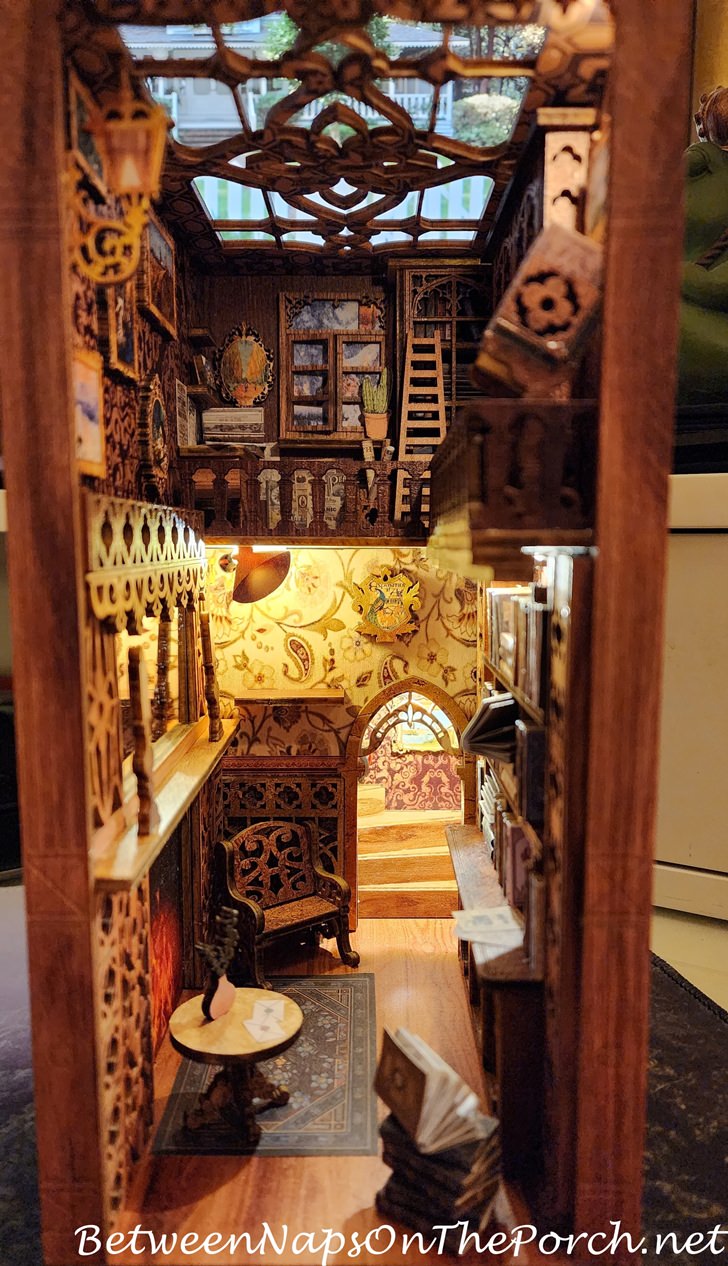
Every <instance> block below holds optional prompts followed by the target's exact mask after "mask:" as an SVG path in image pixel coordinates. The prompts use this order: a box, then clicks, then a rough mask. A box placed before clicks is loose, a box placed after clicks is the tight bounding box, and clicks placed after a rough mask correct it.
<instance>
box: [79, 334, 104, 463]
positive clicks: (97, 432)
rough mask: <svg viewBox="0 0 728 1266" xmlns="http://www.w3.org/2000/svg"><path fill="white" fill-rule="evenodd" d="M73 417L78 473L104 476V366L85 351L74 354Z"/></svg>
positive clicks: (94, 355) (92, 354) (99, 360)
mask: <svg viewBox="0 0 728 1266" xmlns="http://www.w3.org/2000/svg"><path fill="white" fill-rule="evenodd" d="M73 417H74V427H75V432H76V460H77V462H78V468H79V470H80V471H82V473H83V474H84V475H100V476H102V477H103V476H105V474H106V441H105V436H104V362H103V360H102V358H101V355H100V353H99V352H91V351H88V350H87V349H86V348H77V349H76V350H75V351H74V353H73Z"/></svg>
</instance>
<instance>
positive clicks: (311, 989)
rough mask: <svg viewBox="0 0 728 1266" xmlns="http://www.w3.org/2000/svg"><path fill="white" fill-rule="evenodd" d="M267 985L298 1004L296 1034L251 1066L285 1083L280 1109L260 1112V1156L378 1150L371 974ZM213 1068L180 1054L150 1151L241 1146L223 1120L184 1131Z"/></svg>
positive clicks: (224, 1150)
mask: <svg viewBox="0 0 728 1266" xmlns="http://www.w3.org/2000/svg"><path fill="white" fill-rule="evenodd" d="M273 986H274V988H275V990H276V991H277V992H279V993H285V994H287V995H288V997H289V998H293V999H294V1001H295V1002H297V1003H298V1005H299V1007H300V1008H301V1010H302V1011H303V1028H302V1029H301V1034H300V1037H298V1038H297V1040H296V1041H295V1042H294V1043H293V1046H290V1047H289V1048H288V1050H287V1051H285V1052H284V1053H283V1054H282V1055H278V1056H276V1057H275V1058H274V1059H270V1060H265V1061H261V1063H260V1064H258V1068H260V1069H261V1071H262V1072H263V1073H264V1074H265V1075H266V1076H267V1077H270V1078H271V1080H272V1081H275V1082H279V1083H281V1084H283V1085H285V1086H287V1087H288V1089H289V1090H290V1092H291V1097H290V1099H289V1101H288V1103H287V1104H285V1105H284V1106H283V1107H280V1108H268V1109H266V1111H265V1112H261V1113H260V1115H259V1116H258V1121H259V1123H260V1125H261V1128H262V1130H263V1135H262V1138H261V1140H260V1143H259V1144H258V1147H257V1148H256V1154H257V1155H264V1156H374V1155H376V1153H377V1150H378V1137H379V1136H378V1134H377V1106H376V1096H375V1094H374V1091H373V1090H372V1082H373V1080H374V1070H375V1066H376V1032H377V1026H376V1016H375V1009H374V976H373V975H372V974H371V973H368V972H358V973H357V975H356V976H299V977H295V978H294V977H290V976H277V977H275V978H274V979H273ZM216 1072H217V1068H215V1067H213V1066H212V1065H207V1064H197V1063H194V1062H193V1061H192V1060H187V1059H183V1061H182V1064H181V1066H180V1069H179V1072H178V1073H177V1077H176V1078H175V1083H174V1086H173V1087H172V1094H171V1095H170V1099H169V1103H168V1104H167V1108H166V1110H165V1113H164V1116H163V1118H162V1120H161V1122H160V1125H159V1129H158V1130H157V1134H156V1137H155V1140H154V1144H153V1149H152V1150H153V1151H154V1152H157V1153H162V1154H164V1153H166V1154H168V1155H169V1154H173V1155H180V1154H185V1153H196V1154H197V1155H200V1154H202V1155H216V1156H220V1155H237V1154H239V1153H242V1152H244V1151H245V1149H244V1148H243V1147H241V1145H240V1141H239V1139H238V1137H237V1136H236V1133H235V1130H234V1129H233V1128H232V1127H231V1126H229V1125H227V1124H226V1123H225V1122H224V1121H220V1122H219V1123H217V1122H216V1123H215V1124H213V1125H209V1126H208V1125H205V1126H202V1127H201V1128H200V1129H198V1130H195V1131H194V1133H192V1132H190V1131H188V1130H185V1128H184V1114H185V1111H187V1110H188V1109H190V1108H192V1107H193V1106H194V1105H195V1103H196V1102H197V1099H198V1097H199V1095H200V1093H201V1092H202V1091H204V1090H205V1088H206V1087H207V1086H208V1085H209V1083H210V1082H211V1081H212V1078H213V1077H214V1075H215V1073H216Z"/></svg>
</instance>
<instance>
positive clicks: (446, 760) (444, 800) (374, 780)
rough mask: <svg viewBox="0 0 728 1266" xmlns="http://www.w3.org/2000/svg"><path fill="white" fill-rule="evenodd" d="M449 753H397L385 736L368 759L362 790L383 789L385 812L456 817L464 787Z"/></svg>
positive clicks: (388, 736)
mask: <svg viewBox="0 0 728 1266" xmlns="http://www.w3.org/2000/svg"><path fill="white" fill-rule="evenodd" d="M457 765H458V760H457V757H456V756H451V755H450V754H449V752H406V753H402V752H396V751H393V749H392V736H391V734H388V735H387V736H386V738H385V739H384V740H383V741H382V742H381V743H380V745H379V747H378V748H377V749H376V751H374V752H371V753H370V755H369V756H368V757H367V774H366V777H365V778H363V779H362V785H363V786H370V785H372V784H374V785H378V786H380V787H384V788H385V792H384V807H385V809H422V808H427V809H452V810H453V811H454V812H456V813H459V812H460V809H461V805H462V794H463V784H462V780H461V778H460V776H459V775H458V772H457Z"/></svg>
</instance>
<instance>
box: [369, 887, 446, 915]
mask: <svg viewBox="0 0 728 1266" xmlns="http://www.w3.org/2000/svg"><path fill="white" fill-rule="evenodd" d="M457 903H458V894H457V884H456V883H455V882H454V880H453V881H452V882H451V883H447V882H445V881H441V882H440V883H433V884H427V883H418V884H360V885H359V918H360V919H447V918H449V917H450V915H451V914H452V912H453V910H457Z"/></svg>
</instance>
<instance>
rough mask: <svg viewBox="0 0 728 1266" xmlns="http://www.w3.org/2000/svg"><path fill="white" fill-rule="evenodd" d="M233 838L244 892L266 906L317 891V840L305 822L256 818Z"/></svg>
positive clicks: (239, 883) (239, 884) (237, 873)
mask: <svg viewBox="0 0 728 1266" xmlns="http://www.w3.org/2000/svg"><path fill="white" fill-rule="evenodd" d="M231 842H232V845H233V847H234V849H235V885H236V887H237V889H238V891H239V892H240V895H241V896H243V897H250V898H251V900H253V901H256V902H257V903H258V905H260V906H262V907H263V909H267V908H268V907H269V906H280V905H285V903H286V902H287V901H295V900H296V899H297V898H299V897H308V896H311V895H312V894H313V893H314V891H315V887H314V872H313V868H314V864H315V862H316V860H317V858H316V843H315V840H314V837H313V833H312V831H311V828H310V827H309V826H308V825H307V824H306V823H305V822H275V821H269V822H256V823H254V825H253V826H247V827H246V828H245V830H243V831H240V832H239V833H238V834H237V835H235V836H234V837H233V839H232V841H231Z"/></svg>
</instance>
